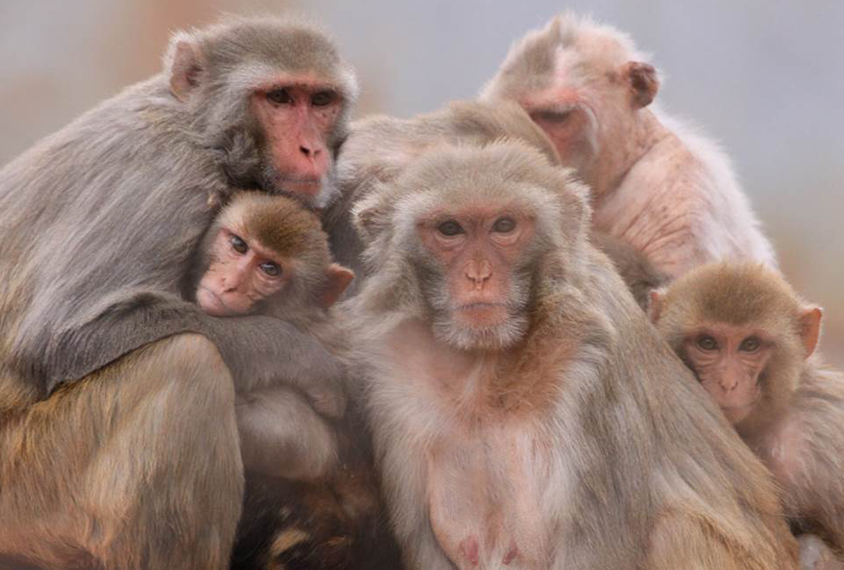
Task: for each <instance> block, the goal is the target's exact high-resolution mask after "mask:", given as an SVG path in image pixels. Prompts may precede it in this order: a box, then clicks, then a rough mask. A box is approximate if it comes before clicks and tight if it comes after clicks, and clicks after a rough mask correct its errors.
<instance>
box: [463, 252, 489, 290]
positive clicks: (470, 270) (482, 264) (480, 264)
mask: <svg viewBox="0 0 844 570" xmlns="http://www.w3.org/2000/svg"><path fill="white" fill-rule="evenodd" d="M491 276H492V266H491V265H490V263H489V261H487V260H485V259H483V260H480V261H470V262H469V265H467V266H466V277H468V278H469V280H470V281H472V282H473V283H474V284H475V286H477V287H481V286H483V284H484V282H485V281H486V280H487V279H489V278H490V277H491Z"/></svg>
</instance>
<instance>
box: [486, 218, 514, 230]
mask: <svg viewBox="0 0 844 570" xmlns="http://www.w3.org/2000/svg"><path fill="white" fill-rule="evenodd" d="M515 227H516V222H515V221H514V220H513V219H512V218H500V219H499V220H497V221H496V222H495V225H494V226H492V229H493V230H494V231H496V232H500V233H507V232H511V231H513V229H515Z"/></svg>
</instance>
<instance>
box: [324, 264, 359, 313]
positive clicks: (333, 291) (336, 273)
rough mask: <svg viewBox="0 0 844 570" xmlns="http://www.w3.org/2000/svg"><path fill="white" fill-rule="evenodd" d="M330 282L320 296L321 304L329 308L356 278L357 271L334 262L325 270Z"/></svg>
mask: <svg viewBox="0 0 844 570" xmlns="http://www.w3.org/2000/svg"><path fill="white" fill-rule="evenodd" d="M325 276H326V277H327V278H328V282H327V283H326V285H325V289H324V290H323V291H322V295H321V296H320V305H321V306H322V308H323V309H327V308H329V307H330V306H331V305H333V304H334V303H336V302H337V300H338V299H340V296H341V295H342V294H343V292H344V291H345V290H346V287H348V286H349V283H351V282H352V279H354V278H355V272H354V271H352V270H351V269H349V268H347V267H343V266H342V265H339V264H337V263H332V264H331V265H329V266H328V268H327V269H326V270H325Z"/></svg>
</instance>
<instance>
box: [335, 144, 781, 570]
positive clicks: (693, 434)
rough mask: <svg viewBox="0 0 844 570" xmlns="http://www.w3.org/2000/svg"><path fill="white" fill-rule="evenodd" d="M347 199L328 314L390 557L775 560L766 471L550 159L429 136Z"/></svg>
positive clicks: (669, 563)
mask: <svg viewBox="0 0 844 570" xmlns="http://www.w3.org/2000/svg"><path fill="white" fill-rule="evenodd" d="M354 212H355V223H356V224H357V227H358V229H359V231H360V233H361V237H362V239H363V240H364V242H365V243H366V246H367V248H366V254H365V260H366V263H367V264H368V269H369V271H370V276H369V278H368V279H367V280H366V281H365V282H364V284H363V287H362V289H361V291H360V292H359V293H358V294H357V295H356V296H354V297H352V298H351V299H350V300H349V301H347V302H346V303H345V304H344V307H346V308H347V309H348V310H349V312H350V317H349V318H348V319H347V320H346V323H347V324H348V325H349V327H350V328H349V331H350V332H349V334H350V335H353V337H352V342H353V345H354V348H355V350H354V351H353V354H354V355H355V357H356V358H357V359H358V360H357V363H356V370H357V371H358V372H359V373H360V374H361V375H362V377H363V378H365V381H366V383H367V387H366V391H365V396H366V400H367V401H366V409H367V413H368V418H369V423H370V425H371V429H372V431H373V436H374V443H375V453H376V460H377V462H378V464H379V466H380V471H381V476H382V485H383V488H384V491H385V496H386V500H387V503H388V505H389V509H390V515H391V524H392V527H393V530H394V532H395V534H396V537H397V539H398V541H399V544H400V545H401V547H402V550H403V556H404V560H405V563H406V565H407V566H408V567H409V568H411V569H419V570H422V569H424V570H440V569H441V570H448V569H453V568H459V569H461V570H468V569H470V568H489V569H492V568H496V569H497V568H504V567H510V568H536V569H540V568H542V569H563V568H578V569H583V570H588V569H595V570H599V569H600V570H606V569H608V568H619V569H620V568H629V569H634V568H648V569H651V570H676V569H677V568H700V569H704V568H705V569H715V568H718V569H719V570H739V569H741V570H746V569H748V568H754V569H758V570H762V569H767V570H771V569H794V568H796V543H795V541H794V539H793V537H792V536H791V535H790V533H789V531H788V528H787V526H786V524H785V520H784V518H783V516H782V511H781V510H780V505H779V503H778V499H777V496H776V493H775V492H774V487H773V483H772V481H771V479H770V474H769V473H768V472H767V470H766V469H765V468H764V466H763V465H762V464H761V462H759V460H758V459H757V458H756V457H755V456H754V455H753V454H752V453H751V452H750V450H749V449H747V447H746V446H744V445H743V444H742V443H741V441H740V440H739V439H738V437H737V435H736V434H735V432H734V431H733V430H731V429H730V427H729V425H728V424H727V422H726V421H725V420H724V418H723V416H722V415H721V414H720V412H719V411H718V409H717V407H716V406H714V405H713V403H712V402H711V401H710V400H709V399H708V397H707V395H706V393H705V392H704V391H703V390H702V389H701V388H700V386H698V385H697V383H696V382H694V379H693V378H692V376H691V374H690V373H689V371H688V370H687V369H686V368H685V367H684V366H683V365H682V363H681V362H680V361H679V360H678V359H677V358H676V357H675V356H674V355H673V354H672V353H671V351H670V350H669V348H668V346H667V345H665V343H664V342H662V340H661V339H660V338H659V336H658V335H657V333H656V331H655V330H654V329H653V327H651V326H650V324H649V323H648V321H647V318H646V316H645V314H644V313H643V312H642V311H641V310H640V309H639V307H638V306H637V305H636V303H635V302H634V300H633V298H632V296H631V295H630V294H629V292H628V291H627V290H626V288H625V286H624V284H623V283H622V281H621V279H620V278H619V277H618V274H617V273H616V271H615V270H614V269H613V268H612V266H611V265H610V262H609V261H608V259H607V258H606V256H604V255H603V254H601V253H600V252H598V251H597V250H596V249H595V248H594V247H592V246H591V245H590V244H589V242H588V239H587V233H588V227H589V206H588V190H587V189H586V187H584V186H582V185H581V184H579V183H577V182H575V181H574V179H573V177H572V173H571V171H569V170H567V169H561V168H557V167H554V166H552V164H551V163H549V161H548V159H547V157H545V156H543V155H542V154H541V153H540V152H539V151H537V150H536V149H534V148H532V147H529V146H527V145H525V144H523V143H519V142H516V141H500V142H495V143H492V144H490V145H488V146H466V145H463V146H447V145H446V146H442V147H439V148H437V149H433V150H431V151H430V152H428V153H426V154H424V155H423V156H422V157H420V158H419V159H418V160H417V161H414V162H413V163H412V164H410V165H409V166H408V167H407V168H406V169H405V170H404V171H403V172H401V173H400V174H399V175H398V176H397V177H396V179H395V180H394V181H393V182H392V183H390V184H386V185H384V184H380V185H378V184H376V185H375V186H373V188H372V189H371V191H370V193H369V195H368V196H367V197H366V198H365V199H363V200H361V201H360V202H358V203H357V204H356V205H355V210H354Z"/></svg>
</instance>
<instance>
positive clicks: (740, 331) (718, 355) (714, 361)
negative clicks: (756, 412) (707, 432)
mask: <svg viewBox="0 0 844 570" xmlns="http://www.w3.org/2000/svg"><path fill="white" fill-rule="evenodd" d="M774 349H775V347H774V343H773V340H772V339H770V338H769V337H768V336H767V335H765V334H764V333H763V332H761V331H757V330H753V329H750V328H743V327H737V326H732V325H727V324H724V323H719V324H717V325H711V326H704V327H701V328H700V329H699V330H697V331H695V332H694V333H692V334H689V335H688V336H687V337H686V339H685V340H684V341H683V348H682V350H683V355H684V357H685V360H686V362H687V363H688V364H689V365H691V368H692V370H693V371H694V372H695V374H696V375H697V377H698V380H700V383H701V385H703V387H704V388H706V391H707V392H709V394H710V395H711V396H712V398H713V399H714V400H715V401H716V402H717V403H718V405H719V406H721V409H722V410H723V411H724V414H725V415H726V416H727V419H729V420H730V422H732V423H733V424H737V423H739V422H741V421H742V420H743V419H745V418H746V417H747V416H748V415H749V414H750V412H752V411H753V409H754V407H755V405H756V403H757V402H758V401H759V399H760V398H761V396H762V389H761V387H760V386H759V376H760V374H761V372H762V371H763V370H764V369H765V366H766V364H767V363H768V360H769V359H770V358H771V355H772V354H773V352H774Z"/></svg>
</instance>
